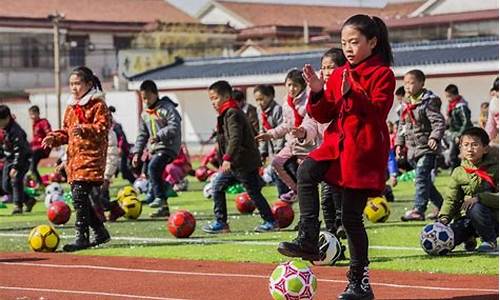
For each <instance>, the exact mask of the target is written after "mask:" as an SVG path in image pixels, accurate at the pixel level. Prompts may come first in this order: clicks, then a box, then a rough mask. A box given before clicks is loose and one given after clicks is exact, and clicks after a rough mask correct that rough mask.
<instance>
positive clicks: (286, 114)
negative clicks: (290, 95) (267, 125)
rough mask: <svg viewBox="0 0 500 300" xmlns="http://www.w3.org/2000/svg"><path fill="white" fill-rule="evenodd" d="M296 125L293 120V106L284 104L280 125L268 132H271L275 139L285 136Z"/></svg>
mask: <svg viewBox="0 0 500 300" xmlns="http://www.w3.org/2000/svg"><path fill="white" fill-rule="evenodd" d="M293 125H294V122H293V111H292V108H291V107H289V106H288V104H286V103H285V104H284V105H283V117H282V122H280V123H279V125H278V126H276V127H274V128H273V129H270V130H269V131H268V132H267V133H269V134H270V135H271V137H272V139H273V140H277V139H281V138H283V137H284V136H285V135H286V134H287V133H289V132H290V130H292V128H293Z"/></svg>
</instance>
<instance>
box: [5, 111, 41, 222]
mask: <svg viewBox="0 0 500 300" xmlns="http://www.w3.org/2000/svg"><path fill="white" fill-rule="evenodd" d="M0 129H3V131H4V134H5V135H4V139H3V143H2V145H3V152H4V155H5V165H4V167H3V174H2V188H3V190H4V191H5V192H6V193H7V194H11V195H12V202H14V209H13V210H12V214H13V215H14V214H22V213H23V204H24V205H25V206H26V210H25V211H26V212H31V209H32V208H33V205H35V203H36V200H35V199H34V198H31V197H28V195H26V194H25V193H24V175H26V173H27V172H28V169H29V166H30V158H31V154H32V153H31V149H30V145H29V143H28V140H27V138H26V132H25V131H24V130H23V129H22V128H21V126H19V124H17V122H16V121H15V120H14V118H13V116H12V115H11V113H10V109H9V107H8V106H6V105H0Z"/></svg>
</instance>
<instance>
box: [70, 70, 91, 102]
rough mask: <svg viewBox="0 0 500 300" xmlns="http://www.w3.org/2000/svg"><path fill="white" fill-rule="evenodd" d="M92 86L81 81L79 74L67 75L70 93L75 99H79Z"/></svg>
mask: <svg viewBox="0 0 500 300" xmlns="http://www.w3.org/2000/svg"><path fill="white" fill-rule="evenodd" d="M91 87H92V85H91V83H90V82H85V81H83V80H82V79H81V78H80V76H78V75H76V74H73V75H71V76H70V77H69V88H70V90H71V94H72V95H73V97H74V98H75V99H78V100H79V99H81V98H82V97H83V95H85V94H86V93H87V92H88V91H89V90H90V88H91Z"/></svg>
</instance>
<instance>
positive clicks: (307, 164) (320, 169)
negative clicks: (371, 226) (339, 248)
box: [297, 157, 371, 269]
mask: <svg viewBox="0 0 500 300" xmlns="http://www.w3.org/2000/svg"><path fill="white" fill-rule="evenodd" d="M330 164H331V161H315V160H314V159H312V158H310V157H308V158H306V159H305V160H304V162H303V163H302V164H301V165H300V167H299V170H298V178H297V179H298V186H297V187H298V196H299V205H300V222H301V223H302V222H304V223H305V224H317V223H318V222H319V221H318V217H319V192H318V184H319V183H320V182H322V181H323V180H324V178H325V174H326V171H327V170H328V168H329V167H330ZM370 192H371V191H370V190H361V189H348V188H340V193H341V195H342V197H341V198H342V204H341V206H342V225H343V226H344V229H345V232H346V235H347V243H348V246H349V253H350V257H351V263H350V267H351V269H362V268H363V267H365V266H368V264H369V260H368V236H367V235H366V230H365V226H364V224H363V210H364V208H365V206H366V201H367V199H368V195H369V194H370Z"/></svg>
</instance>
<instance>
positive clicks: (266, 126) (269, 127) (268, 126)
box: [260, 111, 273, 130]
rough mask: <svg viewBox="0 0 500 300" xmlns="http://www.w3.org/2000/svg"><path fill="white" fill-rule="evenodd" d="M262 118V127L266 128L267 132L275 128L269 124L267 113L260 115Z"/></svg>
mask: <svg viewBox="0 0 500 300" xmlns="http://www.w3.org/2000/svg"><path fill="white" fill-rule="evenodd" d="M260 118H261V119H262V126H264V129H265V130H271V129H273V127H272V126H271V124H269V120H268V119H267V114H266V113H265V112H263V111H262V112H261V113H260Z"/></svg>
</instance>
